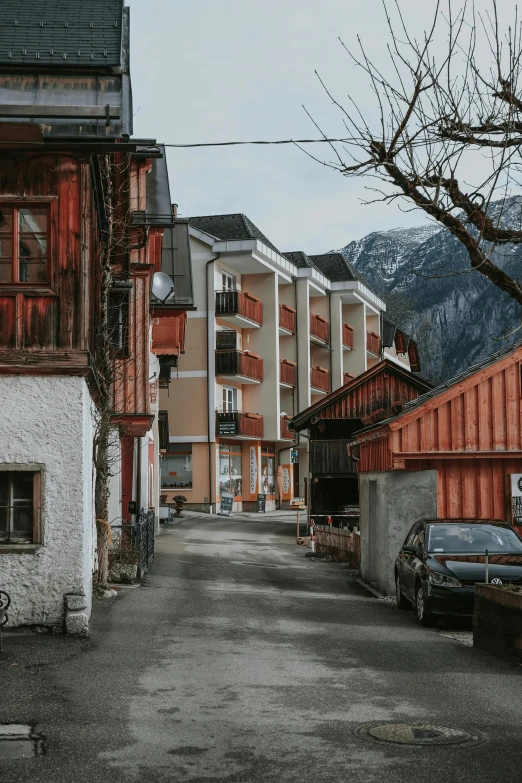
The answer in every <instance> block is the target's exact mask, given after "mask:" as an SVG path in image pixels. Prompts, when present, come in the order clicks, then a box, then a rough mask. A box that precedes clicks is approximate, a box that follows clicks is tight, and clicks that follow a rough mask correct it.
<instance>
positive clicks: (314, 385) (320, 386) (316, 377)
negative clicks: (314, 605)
mask: <svg viewBox="0 0 522 783" xmlns="http://www.w3.org/2000/svg"><path fill="white" fill-rule="evenodd" d="M310 386H311V389H312V394H314V393H315V394H317V393H318V392H321V393H323V392H329V391H330V373H329V372H328V370H326V369H325V368H324V367H312V369H311V371H310Z"/></svg>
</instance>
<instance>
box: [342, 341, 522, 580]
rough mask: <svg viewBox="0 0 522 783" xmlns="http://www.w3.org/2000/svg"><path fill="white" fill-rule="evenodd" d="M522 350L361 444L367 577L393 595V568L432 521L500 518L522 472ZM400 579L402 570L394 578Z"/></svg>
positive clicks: (445, 387) (426, 399) (482, 367)
mask: <svg viewBox="0 0 522 783" xmlns="http://www.w3.org/2000/svg"><path fill="white" fill-rule="evenodd" d="M521 373H522V343H517V344H516V345H514V346H511V347H509V348H506V349H504V350H502V351H499V352H498V353H496V354H494V355H493V356H491V357H489V358H488V359H487V360H485V361H484V362H481V363H480V364H478V365H475V366H474V367H471V368H470V369H469V370H467V371H466V372H465V373H463V374H461V375H459V376H457V377H456V378H453V379H452V380H450V381H448V382H447V383H444V384H442V385H441V386H438V387H437V388H435V389H433V390H431V391H429V392H428V393H426V394H424V395H422V396H421V397H418V398H417V399H416V400H413V401H412V402H409V403H407V404H406V405H405V406H404V408H403V409H402V410H401V411H400V412H398V413H396V414H394V415H393V416H391V417H389V418H388V419H386V420H385V421H382V422H375V423H374V424H372V425H371V426H369V427H367V428H365V429H364V430H362V431H360V432H359V433H357V434H356V436H355V438H356V439H355V441H354V443H356V444H357V445H356V447H355V448H354V447H352V452H353V453H354V454H355V455H356V456H357V451H358V452H359V453H358V456H359V462H358V463H357V467H358V473H359V485H360V496H361V536H362V542H361V544H362V546H361V556H362V570H363V573H365V575H366V576H367V577H368V578H369V579H370V581H375V582H380V587H381V588H384V589H385V590H389V591H390V592H391V591H392V590H393V584H390V567H391V566H392V563H393V560H394V558H395V555H396V553H397V551H398V548H399V547H400V544H401V543H402V540H403V536H404V535H405V534H406V532H407V530H408V529H409V528H410V527H411V525H412V524H413V522H414V521H415V519H417V518H418V517H420V516H422V515H432V516H438V517H440V518H453V519H458V518H462V517H468V518H470V517H476V518H480V519H488V518H496V519H505V520H508V521H512V522H513V523H515V524H516V523H517V522H518V523H519V524H522V520H519V519H516V518H515V519H513V515H512V511H511V483H512V482H511V479H510V476H512V475H514V474H519V473H522V423H521V414H522V407H521V403H522V378H521ZM391 576H392V577H393V572H391Z"/></svg>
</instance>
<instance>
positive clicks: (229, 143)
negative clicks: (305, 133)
mask: <svg viewBox="0 0 522 783" xmlns="http://www.w3.org/2000/svg"><path fill="white" fill-rule="evenodd" d="M335 141H336V142H340V143H343V142H347V141H349V139H280V140H277V141H212V142H206V143H203V144H164V145H163V146H164V147H233V146H235V145H237V144H332V143H333V142H335Z"/></svg>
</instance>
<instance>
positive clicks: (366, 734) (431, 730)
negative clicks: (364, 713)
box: [355, 723, 485, 748]
mask: <svg viewBox="0 0 522 783" xmlns="http://www.w3.org/2000/svg"><path fill="white" fill-rule="evenodd" d="M355 734H356V736H357V737H360V738H361V739H366V740H371V741H372V742H391V743H394V744H396V745H424V746H426V745H437V746H438V745H445V746H446V747H453V748H466V747H469V746H470V745H479V744H480V743H481V742H484V739H485V737H484V736H483V735H482V734H481V733H480V732H478V731H463V730H462V729H450V728H448V727H447V726H432V725H431V724H430V723H365V724H364V725H363V726H359V727H358V728H357V729H355Z"/></svg>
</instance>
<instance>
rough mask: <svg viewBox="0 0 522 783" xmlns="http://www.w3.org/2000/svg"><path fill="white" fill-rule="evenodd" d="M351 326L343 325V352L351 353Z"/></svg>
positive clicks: (352, 329)
mask: <svg viewBox="0 0 522 783" xmlns="http://www.w3.org/2000/svg"><path fill="white" fill-rule="evenodd" d="M354 331H355V330H354V328H353V326H350V324H343V348H344V349H345V350H350V351H353V333H354Z"/></svg>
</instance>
